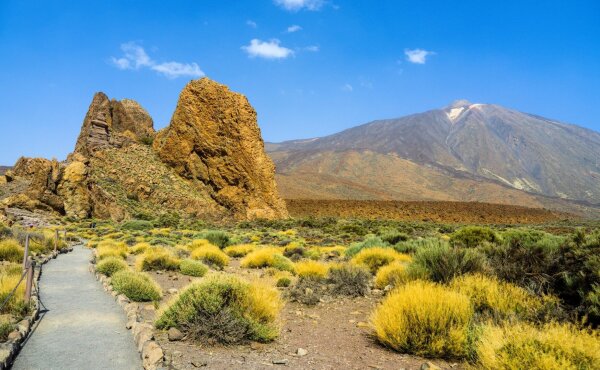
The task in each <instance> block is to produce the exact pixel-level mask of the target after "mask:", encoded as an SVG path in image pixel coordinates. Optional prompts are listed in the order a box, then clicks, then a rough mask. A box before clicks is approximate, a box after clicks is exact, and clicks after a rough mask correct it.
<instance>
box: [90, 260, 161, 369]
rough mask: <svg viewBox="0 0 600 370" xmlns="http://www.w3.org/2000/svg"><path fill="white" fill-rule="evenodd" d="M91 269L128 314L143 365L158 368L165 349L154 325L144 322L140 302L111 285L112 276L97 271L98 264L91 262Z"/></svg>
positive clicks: (129, 324)
mask: <svg viewBox="0 0 600 370" xmlns="http://www.w3.org/2000/svg"><path fill="white" fill-rule="evenodd" d="M89 270H90V272H91V273H93V274H94V275H95V276H96V280H98V281H100V282H101V283H102V288H103V289H104V290H105V291H106V292H108V293H110V294H111V295H112V296H113V297H114V298H115V300H116V301H117V304H118V305H119V306H121V308H123V310H124V311H125V314H127V325H126V326H125V327H126V329H128V330H131V332H132V334H133V339H134V341H135V346H136V347H137V350H138V352H139V353H140V355H141V357H142V365H143V366H144V369H146V370H156V369H158V368H159V367H162V365H163V363H164V357H165V356H164V351H163V349H162V347H161V346H160V345H159V344H158V342H156V341H155V340H154V326H153V325H151V324H149V323H147V322H144V320H143V319H142V317H141V316H140V315H138V307H139V306H138V304H137V303H135V302H131V301H130V300H129V298H127V297H126V296H125V295H124V294H118V293H117V292H116V291H114V290H113V288H112V286H111V285H110V277H108V276H106V275H104V274H101V273H99V272H97V271H96V265H95V264H94V263H92V262H90V266H89Z"/></svg>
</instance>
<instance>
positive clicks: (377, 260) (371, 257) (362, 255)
mask: <svg viewBox="0 0 600 370" xmlns="http://www.w3.org/2000/svg"><path fill="white" fill-rule="evenodd" d="M411 260H412V258H411V257H410V256H409V255H407V254H402V253H398V252H396V251H395V250H393V249H391V248H381V247H373V248H365V249H362V250H361V251H360V252H358V254H356V256H354V257H353V258H352V263H354V264H357V265H364V266H366V267H368V268H369V270H370V271H371V273H372V274H375V273H377V270H379V268H380V267H383V266H385V265H388V264H390V263H392V262H394V261H405V262H410V261H411Z"/></svg>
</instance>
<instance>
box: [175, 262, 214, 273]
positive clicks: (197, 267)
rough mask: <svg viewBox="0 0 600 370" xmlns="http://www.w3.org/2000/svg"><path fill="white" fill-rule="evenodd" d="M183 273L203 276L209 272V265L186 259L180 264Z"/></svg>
mask: <svg viewBox="0 0 600 370" xmlns="http://www.w3.org/2000/svg"><path fill="white" fill-rule="evenodd" d="M179 269H180V270H181V273H182V274H184V275H187V276H194V277H202V276H204V275H206V273H207V272H208V267H206V265H205V264H203V263H202V262H200V261H195V260H190V259H184V260H182V261H181V263H180V264H179Z"/></svg>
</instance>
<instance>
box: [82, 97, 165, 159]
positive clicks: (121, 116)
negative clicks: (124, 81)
mask: <svg viewBox="0 0 600 370" xmlns="http://www.w3.org/2000/svg"><path fill="white" fill-rule="evenodd" d="M154 134H155V131H154V126H153V122H152V118H151V117H150V115H149V114H148V112H146V110H145V109H144V108H142V106H140V105H139V104H138V103H137V102H135V101H133V100H129V99H124V100H122V101H118V100H114V99H113V100H109V99H108V96H106V94H104V93H102V92H99V93H96V95H94V99H93V100H92V103H91V104H90V107H89V109H88V112H87V114H86V116H85V119H84V120H83V125H82V127H81V132H80V134H79V138H78V139H77V144H76V145H75V153H79V154H82V155H84V156H86V157H89V156H91V155H93V154H94V152H95V151H97V150H102V149H106V148H121V147H123V146H124V145H128V144H131V143H135V142H141V141H144V140H145V139H146V138H152V137H153V136H154Z"/></svg>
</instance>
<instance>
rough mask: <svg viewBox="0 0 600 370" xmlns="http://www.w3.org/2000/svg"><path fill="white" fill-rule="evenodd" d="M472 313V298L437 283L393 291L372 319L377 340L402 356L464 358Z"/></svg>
mask: <svg viewBox="0 0 600 370" xmlns="http://www.w3.org/2000/svg"><path fill="white" fill-rule="evenodd" d="M472 317H473V310H472V308H471V302H470V301H469V298H468V297H467V296H465V295H463V294H460V293H457V292H454V291H452V290H450V289H448V288H445V287H443V286H441V285H437V284H435V283H429V282H423V281H415V282H409V283H407V284H405V285H403V286H401V287H399V288H398V289H397V290H395V291H394V292H392V293H391V294H390V295H389V296H388V297H387V298H385V299H384V301H383V302H382V303H381V305H380V306H378V307H377V308H376V309H375V311H374V313H373V316H372V318H371V322H372V325H373V329H374V330H375V333H376V335H377V339H378V340H379V341H380V342H381V343H383V344H384V345H386V346H389V347H390V348H393V349H395V350H396V351H399V352H402V353H411V354H415V355H419V356H426V357H451V358H464V357H466V356H467V354H468V353H469V330H470V327H469V325H470V323H471V320H472Z"/></svg>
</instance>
